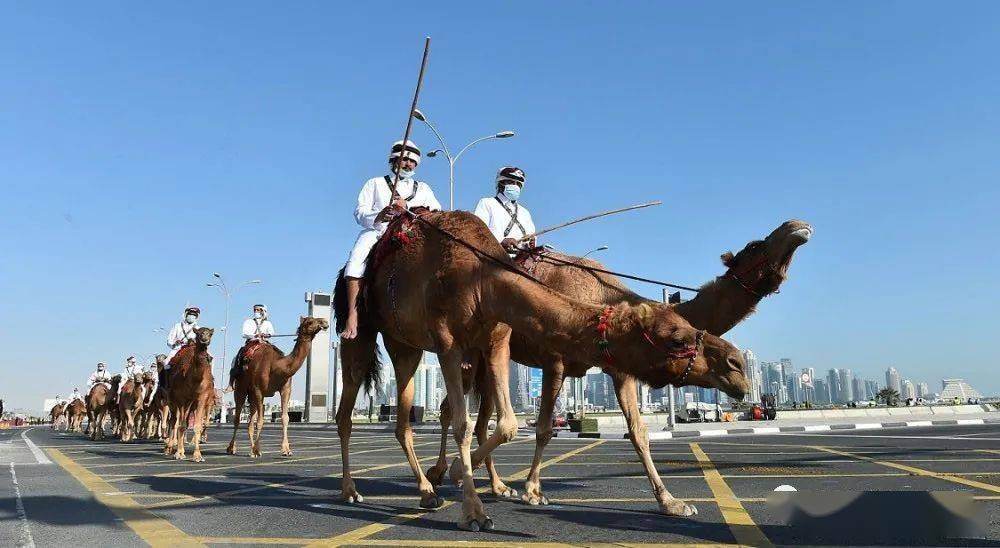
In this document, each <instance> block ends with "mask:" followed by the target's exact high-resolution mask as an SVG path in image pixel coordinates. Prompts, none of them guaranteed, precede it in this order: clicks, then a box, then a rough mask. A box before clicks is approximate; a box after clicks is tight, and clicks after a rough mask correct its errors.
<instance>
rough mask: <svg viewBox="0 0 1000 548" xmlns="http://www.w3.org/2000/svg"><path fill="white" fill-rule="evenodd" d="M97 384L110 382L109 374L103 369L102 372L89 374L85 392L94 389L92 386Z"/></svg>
mask: <svg viewBox="0 0 1000 548" xmlns="http://www.w3.org/2000/svg"><path fill="white" fill-rule="evenodd" d="M99 382H108V383H109V382H111V373H108V371H107V370H106V369H105V370H104V371H94V372H93V373H91V374H90V378H89V379H87V392H88V393H89V392H90V390H92V389H93V388H94V385H95V384H97V383H99Z"/></svg>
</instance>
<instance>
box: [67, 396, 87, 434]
mask: <svg viewBox="0 0 1000 548" xmlns="http://www.w3.org/2000/svg"><path fill="white" fill-rule="evenodd" d="M86 414H87V406H86V405H84V404H83V401H82V400H73V401H71V402H69V403H68V404H66V431H67V432H82V431H83V417H84V415H86Z"/></svg>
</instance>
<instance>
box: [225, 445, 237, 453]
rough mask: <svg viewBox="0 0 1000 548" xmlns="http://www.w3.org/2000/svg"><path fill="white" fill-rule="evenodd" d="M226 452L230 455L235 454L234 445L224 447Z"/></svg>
mask: <svg viewBox="0 0 1000 548" xmlns="http://www.w3.org/2000/svg"><path fill="white" fill-rule="evenodd" d="M226 453H229V454H230V455H235V454H236V446H235V445H232V444H230V445H229V447H226Z"/></svg>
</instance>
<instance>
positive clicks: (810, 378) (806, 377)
mask: <svg viewBox="0 0 1000 548" xmlns="http://www.w3.org/2000/svg"><path fill="white" fill-rule="evenodd" d="M799 382H800V384H801V385H802V401H809V402H815V401H816V369H815V368H812V367H804V368H802V373H801V374H799Z"/></svg>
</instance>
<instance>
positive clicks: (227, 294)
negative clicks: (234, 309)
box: [205, 272, 260, 420]
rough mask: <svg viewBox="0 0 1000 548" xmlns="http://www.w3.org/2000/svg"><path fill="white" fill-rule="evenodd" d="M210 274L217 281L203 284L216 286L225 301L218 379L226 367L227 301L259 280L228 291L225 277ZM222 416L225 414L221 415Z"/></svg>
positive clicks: (227, 340) (216, 273)
mask: <svg viewBox="0 0 1000 548" xmlns="http://www.w3.org/2000/svg"><path fill="white" fill-rule="evenodd" d="M212 275H213V276H215V278H216V279H217V280H219V281H218V282H216V283H208V284H205V285H206V286H208V287H215V288H217V289H218V290H219V293H221V294H222V297H223V298H224V299H225V301H226V325H225V327H223V329H222V331H223V336H222V363H220V364H219V379H222V376H223V374H224V373H225V371H226V369H225V368H226V351H227V349H228V348H229V302H230V300H231V299H232V296H233V293H236V291H238V290H239V289H241V288H243V287H246V286H248V285H251V284H259V283H260V280H250V281H247V282H243V283H242V284H240V285H239V286H237V287H236V288H234V289H233V290H232V291H230V290H229V286H227V285H226V280H225V278H223V277H222V275H221V274H219V273H218V272H213V273H212ZM220 382H221V381H220ZM220 386H221V384H220ZM224 416H225V415H223V417H224ZM223 420H224V419H223Z"/></svg>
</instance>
